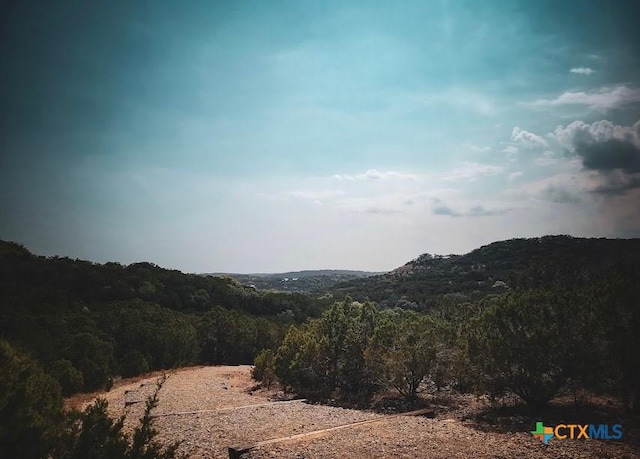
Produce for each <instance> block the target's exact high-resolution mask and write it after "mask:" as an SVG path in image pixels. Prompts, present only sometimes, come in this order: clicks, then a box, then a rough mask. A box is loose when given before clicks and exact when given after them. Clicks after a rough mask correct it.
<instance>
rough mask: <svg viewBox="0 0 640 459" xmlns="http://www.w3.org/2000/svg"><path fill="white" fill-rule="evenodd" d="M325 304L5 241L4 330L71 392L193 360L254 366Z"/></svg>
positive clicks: (0, 259)
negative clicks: (42, 253) (44, 253)
mask: <svg viewBox="0 0 640 459" xmlns="http://www.w3.org/2000/svg"><path fill="white" fill-rule="evenodd" d="M324 301H325V300H323V301H320V300H316V299H314V298H312V297H311V296H309V295H305V294H300V293H295V294H289V293H276V292H260V291H256V290H255V289H253V288H248V287H244V286H243V285H241V284H239V283H238V282H237V281H235V280H233V279H228V278H218V277H212V276H199V275H194V274H183V273H181V272H179V271H172V270H166V269H162V268H160V267H158V266H155V265H153V264H151V263H134V264H132V265H129V266H126V267H125V266H122V265H120V264H118V263H106V264H103V265H100V264H95V263H89V262H85V261H80V260H70V259H68V258H58V257H51V258H45V257H37V256H34V255H32V254H31V253H29V252H28V251H27V250H26V249H24V247H21V246H19V245H17V244H12V243H6V242H3V241H0V336H1V337H3V338H4V339H6V340H7V341H9V342H10V343H12V345H15V346H18V347H20V348H22V349H25V350H27V351H28V352H29V354H30V355H32V356H33V357H34V358H35V359H36V360H37V361H38V362H40V364H41V365H42V367H43V368H45V370H46V371H48V372H49V373H50V374H51V375H53V376H54V377H55V378H56V380H58V382H59V384H60V385H61V387H62V390H63V393H64V394H65V395H69V394H71V393H73V392H76V391H79V390H84V391H92V390H97V389H104V388H108V387H110V384H111V381H112V378H113V377H114V376H117V375H120V376H125V377H127V376H135V375H137V374H140V373H143V372H146V371H150V370H155V369H168V368H173V367H176V366H181V365H189V364H195V363H214V364H224V363H227V364H238V363H251V362H253V359H254V357H255V355H256V354H257V353H258V352H259V351H260V350H262V349H264V348H270V347H271V348H273V347H275V346H277V344H278V343H279V342H280V341H281V339H282V337H283V335H284V331H285V329H286V327H289V326H290V325H292V324H295V323H300V322H302V321H304V320H306V319H307V318H308V317H313V316H317V315H318V314H319V311H320V308H321V307H322V305H323V304H324Z"/></svg>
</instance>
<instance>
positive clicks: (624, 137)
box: [555, 120, 640, 194]
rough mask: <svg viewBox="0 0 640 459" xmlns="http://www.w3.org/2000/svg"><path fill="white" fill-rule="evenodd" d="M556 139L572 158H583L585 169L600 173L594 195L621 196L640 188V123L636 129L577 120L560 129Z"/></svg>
mask: <svg viewBox="0 0 640 459" xmlns="http://www.w3.org/2000/svg"><path fill="white" fill-rule="evenodd" d="M555 138H556V140H557V141H558V142H559V143H560V145H562V146H563V147H564V148H565V150H566V151H567V153H568V154H569V155H571V156H576V157H578V158H580V160H581V162H582V166H583V167H584V169H586V170H589V171H595V172H596V173H597V179H598V181H599V182H600V184H599V185H598V186H597V187H595V188H593V189H592V190H591V192H593V193H597V194H622V193H624V192H626V191H628V190H631V189H634V188H640V178H639V177H638V173H639V172H640V121H638V122H636V123H635V124H634V125H633V126H618V125H615V124H613V123H612V122H610V121H607V120H601V121H596V122H595V123H592V124H587V123H584V122H582V121H574V122H573V123H571V124H569V125H568V126H567V127H566V128H563V127H562V126H558V128H557V129H556V130H555Z"/></svg>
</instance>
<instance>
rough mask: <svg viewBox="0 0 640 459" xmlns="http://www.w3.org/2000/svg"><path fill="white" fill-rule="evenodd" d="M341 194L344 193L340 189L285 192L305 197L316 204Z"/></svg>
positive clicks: (295, 196)
mask: <svg viewBox="0 0 640 459" xmlns="http://www.w3.org/2000/svg"><path fill="white" fill-rule="evenodd" d="M342 194H344V192H343V191H340V190H321V191H290V192H288V193H287V195H288V196H291V197H293V198H299V199H307V200H309V201H313V202H315V203H316V204H322V203H323V201H326V200H330V199H333V198H336V197H338V196H340V195H342Z"/></svg>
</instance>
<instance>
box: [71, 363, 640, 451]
mask: <svg viewBox="0 0 640 459" xmlns="http://www.w3.org/2000/svg"><path fill="white" fill-rule="evenodd" d="M250 369H251V367H250V366H246V365H244V366H218V367H192V368H184V369H180V370H178V371H175V372H173V373H171V374H170V375H169V377H168V379H167V380H166V382H165V383H164V385H163V386H162V388H161V389H160V392H159V404H158V407H157V408H156V409H155V411H154V415H155V418H154V426H155V428H156V429H157V430H158V431H159V439H160V440H161V441H163V442H166V443H171V442H175V441H178V442H180V448H179V452H181V453H183V454H185V455H186V456H187V457H190V458H226V457H229V456H228V447H229V446H239V445H240V446H241V445H252V444H255V443H258V442H262V441H265V440H270V439H275V438H281V437H288V436H291V435H297V434H304V433H309V432H315V431H318V430H322V429H328V428H333V427H337V426H342V425H346V424H351V423H356V422H361V421H373V422H367V423H363V424H360V425H355V426H351V427H347V428H342V429H339V430H332V431H329V432H324V433H319V434H316V435H311V436H304V437H302V438H296V439H289V440H284V441H279V442H275V443H271V444H268V445H264V446H259V447H256V448H254V449H252V450H250V451H248V452H246V453H244V454H243V455H242V457H243V458H247V459H249V458H253V459H257V458H276V457H284V458H317V459H327V458H338V457H352V458H394V457H402V458H469V457H474V458H477V459H483V458H640V447H639V446H638V442H637V440H636V439H637V431H636V430H634V429H635V428H634V427H633V425H632V424H630V422H629V421H628V420H625V419H620V418H619V416H620V414H619V413H621V410H620V409H619V407H618V406H617V405H616V401H615V400H612V399H604V398H603V399H598V400H595V401H596V402H597V403H596V407H595V408H594V406H593V404H592V405H590V406H589V407H588V408H587V407H576V406H575V405H574V404H573V403H571V404H569V402H568V401H561V402H560V403H556V404H554V405H552V406H551V407H550V408H549V410H548V411H547V412H545V413H543V414H539V416H541V418H540V419H537V418H534V417H532V416H530V415H529V414H528V413H527V412H526V410H525V409H524V408H522V407H521V406H513V405H509V404H506V405H505V406H503V407H501V408H495V407H494V406H493V405H491V404H490V403H489V401H488V400H485V399H482V398H477V397H474V396H462V395H456V394H449V393H440V394H437V395H427V394H425V395H423V397H424V398H425V401H426V405H427V406H429V407H430V408H432V409H433V411H434V413H435V417H433V418H427V417H423V416H412V417H409V416H402V417H391V416H390V415H389V414H383V413H381V412H373V411H363V410H353V409H345V408H340V407H331V406H324V405H318V404H310V403H306V402H301V401H292V402H283V401H281V399H282V393H278V389H277V388H274V389H272V390H269V391H267V390H256V387H255V383H254V382H253V381H252V380H251V378H250ZM159 376H161V374H159V373H155V374H153V375H147V376H145V377H143V378H136V379H133V380H125V381H121V382H119V383H118V384H116V385H115V386H114V387H113V388H112V389H111V391H109V392H106V393H102V394H92V396H90V397H87V396H85V397H80V398H79V397H76V398H74V399H71V400H69V401H68V404H69V405H72V406H82V405H83V404H86V403H88V402H90V400H92V399H93V398H95V397H96V396H100V397H103V398H106V399H107V401H108V402H109V412H110V414H111V415H113V416H114V417H119V416H121V415H123V414H124V415H126V419H127V425H128V426H129V428H131V426H132V425H134V424H135V423H136V422H137V420H138V419H139V418H140V417H141V415H142V413H143V410H144V401H145V399H146V397H148V396H149V395H150V394H152V393H153V392H154V390H155V388H156V381H157V380H158V377H159ZM592 401H593V400H592ZM382 411H384V410H382ZM537 420H539V421H543V422H544V424H545V425H547V426H552V425H554V424H558V423H569V422H575V423H580V424H589V423H594V424H599V423H611V424H615V423H619V424H622V426H623V438H622V440H620V441H604V440H591V439H589V440H584V439H580V440H577V439H576V440H570V439H567V440H559V439H556V438H553V439H551V440H550V441H549V444H548V445H544V444H543V443H542V442H541V441H540V440H539V439H537V438H534V437H533V436H532V435H531V433H530V431H531V430H533V429H535V421H537Z"/></svg>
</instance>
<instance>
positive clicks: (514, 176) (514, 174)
mask: <svg viewBox="0 0 640 459" xmlns="http://www.w3.org/2000/svg"><path fill="white" fill-rule="evenodd" d="M523 175H524V174H523V172H522V171H516V172H512V173H510V174H509V175H507V180H508V181H510V182H513V181H514V180H516V179H517V178H518V177H522V176H523Z"/></svg>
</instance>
